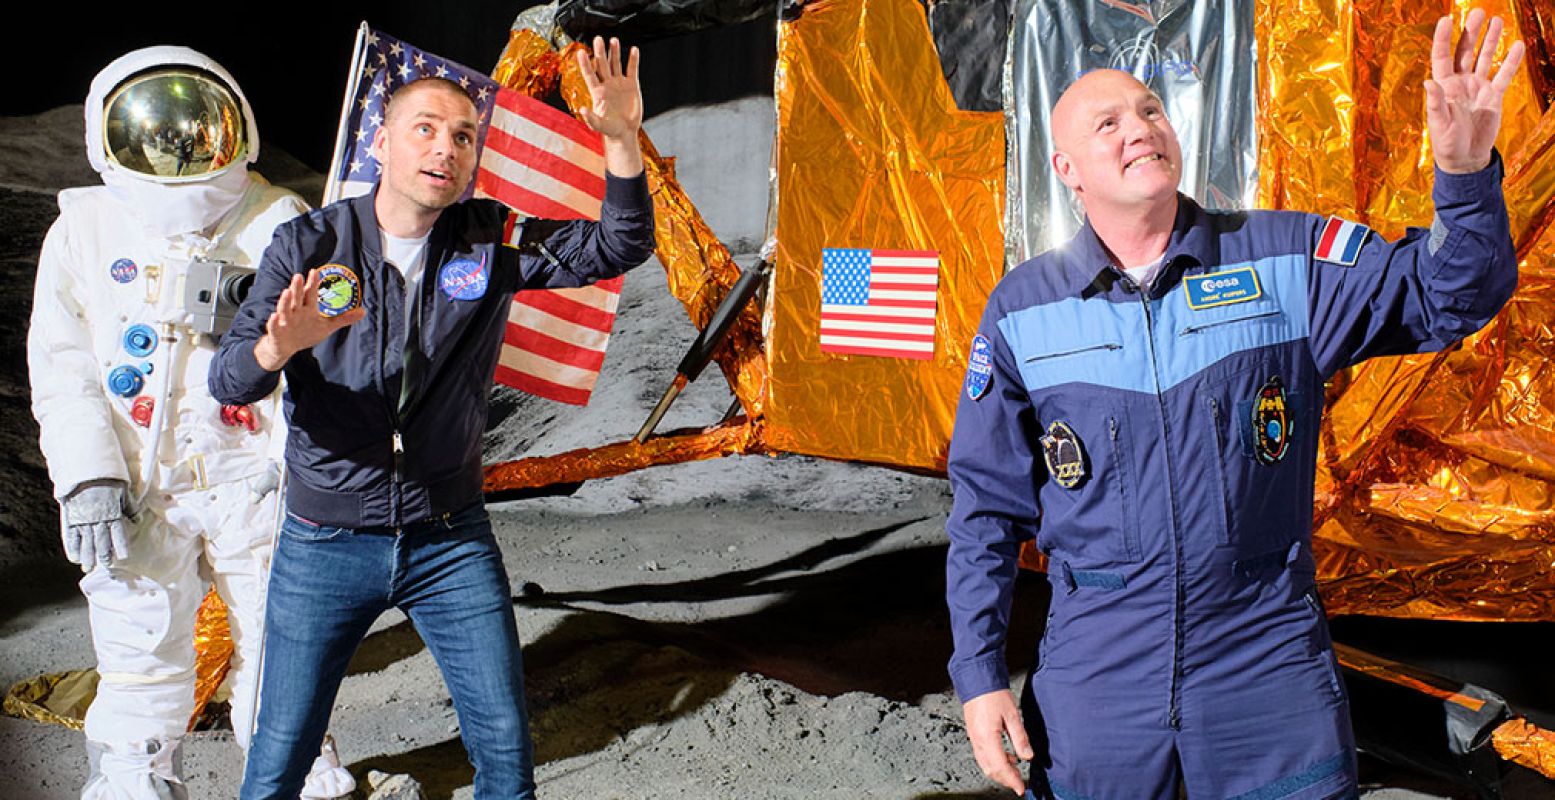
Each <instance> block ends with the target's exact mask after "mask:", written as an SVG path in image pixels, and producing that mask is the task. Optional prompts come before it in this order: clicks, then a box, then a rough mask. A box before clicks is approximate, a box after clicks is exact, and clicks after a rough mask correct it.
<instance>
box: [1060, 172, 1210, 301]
mask: <svg viewBox="0 0 1555 800" xmlns="http://www.w3.org/2000/svg"><path fill="white" fill-rule="evenodd" d="M1064 251H1065V252H1064V258H1063V262H1064V281H1065V283H1066V285H1065V287H1064V294H1065V296H1075V297H1082V298H1083V297H1090V296H1092V295H1097V294H1106V293H1108V292H1109V291H1111V290H1112V289H1113V288H1114V287H1115V286H1116V285H1118V284H1119V282H1120V279H1121V278H1123V275H1124V273H1123V270H1122V269H1121V268H1119V267H1117V266H1115V265H1114V264H1113V263H1112V256H1111V255H1109V254H1108V253H1107V248H1105V247H1103V246H1102V243H1101V239H1100V238H1099V237H1098V236H1097V235H1096V230H1095V229H1094V228H1092V227H1091V221H1090V220H1089V219H1087V220H1086V221H1085V225H1084V226H1083V227H1081V228H1080V232H1079V233H1076V234H1075V236H1074V238H1073V239H1071V240H1069V243H1068V244H1067V245H1065V246H1064ZM1219 262H1220V248H1219V245H1218V243H1217V241H1216V238H1215V235H1214V228H1213V226H1212V225H1210V223H1209V214H1208V213H1207V212H1206V211H1205V210H1204V209H1203V208H1202V207H1200V206H1199V204H1198V203H1195V202H1194V201H1193V199H1192V198H1190V197H1188V196H1187V195H1184V194H1182V193H1178V195H1177V217H1176V219H1175V220H1174V221H1173V223H1172V236H1171V239H1170V241H1169V242H1168V243H1167V245H1166V254H1165V258H1164V260H1163V261H1162V264H1161V268H1160V269H1159V270H1158V271H1157V272H1156V275H1155V280H1153V281H1152V282H1151V284H1150V296H1151V297H1152V298H1155V297H1160V296H1162V295H1164V294H1166V293H1167V292H1168V291H1170V290H1171V289H1172V287H1174V286H1176V285H1177V282H1178V280H1179V278H1181V276H1182V275H1184V274H1194V273H1199V272H1208V271H1211V270H1213V269H1215V268H1216V267H1217V265H1218V264H1219Z"/></svg>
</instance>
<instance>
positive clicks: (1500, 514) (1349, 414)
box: [1257, 0, 1555, 621]
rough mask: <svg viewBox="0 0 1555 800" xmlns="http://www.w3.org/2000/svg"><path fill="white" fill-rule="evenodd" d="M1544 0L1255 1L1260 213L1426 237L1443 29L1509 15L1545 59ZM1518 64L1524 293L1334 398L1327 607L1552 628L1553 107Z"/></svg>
mask: <svg viewBox="0 0 1555 800" xmlns="http://www.w3.org/2000/svg"><path fill="white" fill-rule="evenodd" d="M1535 5H1536V3H1533V2H1525V1H1524V0H1500V1H1499V2H1496V1H1494V0H1493V1H1492V2H1483V0H1482V1H1481V2H1475V3H1469V2H1447V1H1446V0H1440V1H1439V2H1425V3H1410V4H1402V3H1391V2H1382V1H1381V0H1364V1H1357V2H1328V3H1319V4H1313V3H1306V2H1297V1H1296V0H1264V1H1263V2H1261V3H1259V4H1258V17H1257V29H1258V47H1259V50H1260V54H1259V55H1260V59H1259V60H1260V62H1261V64H1262V70H1263V74H1262V75H1261V82H1260V104H1259V105H1260V113H1259V138H1260V142H1261V146H1260V150H1261V159H1260V173H1261V180H1260V187H1259V189H1260V192H1259V194H1260V198H1261V203H1260V204H1261V205H1262V206H1263V207H1266V208H1290V209H1300V210H1310V211H1317V212H1320V213H1334V214H1339V215H1342V216H1346V217H1349V218H1351V219H1355V220H1357V221H1360V222H1364V223H1366V224H1368V225H1370V226H1371V227H1372V228H1374V229H1375V230H1376V231H1377V232H1378V233H1379V234H1381V235H1384V236H1387V237H1389V238H1393V237H1397V236H1399V235H1401V234H1402V233H1403V232H1404V229H1405V228H1406V227H1410V226H1426V225H1429V224H1430V220H1431V214H1432V207H1431V196H1430V190H1431V165H1432V159H1431V150H1430V142H1429V137H1428V135H1427V134H1426V131H1425V115H1424V110H1423V109H1424V102H1425V101H1424V88H1423V84H1424V81H1425V79H1426V78H1427V77H1429V70H1430V35H1431V31H1432V29H1433V28H1434V25H1435V22H1436V19H1437V17H1439V16H1440V15H1442V14H1454V15H1455V16H1456V17H1457V18H1458V19H1459V20H1460V22H1461V20H1462V18H1463V16H1464V15H1465V14H1466V13H1467V11H1468V9H1469V8H1470V7H1474V6H1478V7H1484V8H1486V9H1487V10H1488V11H1490V12H1491V13H1492V14H1500V15H1501V16H1503V17H1505V18H1506V20H1507V22H1508V28H1509V29H1510V32H1511V33H1510V35H1509V36H1508V37H1506V42H1510V41H1511V40H1512V39H1515V38H1524V39H1532V40H1533V41H1532V44H1533V46H1531V47H1530V52H1531V53H1539V52H1543V53H1548V52H1550V48H1551V45H1552V44H1555V42H1551V41H1549V40H1548V39H1545V38H1543V37H1545V36H1547V35H1549V34H1550V33H1552V31H1551V30H1550V29H1549V28H1548V20H1547V18H1548V16H1549V9H1548V8H1535ZM1541 15H1542V18H1544V19H1545V22H1544V23H1542V25H1541V23H1539V20H1540V19H1541ZM1534 37H1540V38H1534ZM1504 50H1505V46H1504V45H1503V52H1502V54H1501V55H1504ZM1526 63H1527V65H1526V66H1525V68H1524V70H1523V72H1522V74H1520V75H1519V76H1518V78H1517V80H1516V81H1515V82H1514V83H1513V85H1512V87H1511V89H1510V90H1509V91H1508V93H1507V97H1506V104H1505V114H1504V117H1503V121H1502V131H1501V137H1500V139H1499V141H1498V142H1497V146H1498V149H1499V151H1500V153H1501V155H1502V158H1503V160H1504V162H1505V165H1506V180H1505V193H1506V197H1507V204H1508V207H1509V210H1510V212H1511V219H1512V238H1513V242H1514V244H1515V245H1516V248H1517V253H1518V256H1519V259H1520V265H1519V266H1520V273H1521V274H1520V280H1519V285H1518V290H1517V294H1516V295H1515V296H1514V297H1513V298H1512V301H1511V303H1510V304H1509V305H1508V306H1507V308H1506V310H1504V311H1503V312H1502V313H1501V315H1500V316H1499V317H1497V318H1496V320H1495V321H1493V322H1492V323H1491V324H1490V325H1489V326H1487V327H1486V328H1485V329H1484V330H1482V331H1480V332H1479V333H1478V334H1476V335H1474V336H1473V337H1470V338H1469V339H1468V340H1467V341H1465V342H1464V343H1463V344H1462V345H1460V346H1458V347H1455V348H1452V349H1450V350H1449V351H1448V352H1446V353H1437V354H1425V355H1418V356H1409V357H1403V358H1385V359H1374V360H1371V361H1368V362H1366V363H1364V364H1362V365H1360V366H1358V367H1355V368H1353V369H1351V370H1348V371H1347V372H1345V373H1342V374H1340V375H1338V376H1336V377H1335V379H1334V380H1333V381H1332V382H1331V383H1330V385H1329V387H1328V392H1327V398H1326V404H1327V409H1328V410H1327V413H1326V415H1325V417H1324V422H1323V429H1322V432H1321V441H1320V454H1319V464H1318V474H1317V481H1316V486H1317V496H1316V499H1315V503H1314V509H1313V515H1314V537H1313V550H1314V552H1315V555H1316V557H1317V563H1318V578H1319V581H1320V584H1321V587H1322V590H1323V593H1324V598H1325V600H1326V601H1327V604H1328V609H1329V611H1330V613H1334V614H1356V613H1359V614H1371V615H1378V616H1396V617H1419V618H1429V619H1460V620H1485V621H1489V620H1520V621H1531V620H1545V621H1549V620H1555V570H1552V569H1551V566H1552V563H1555V527H1552V523H1555V413H1552V412H1555V382H1552V381H1555V373H1552V372H1551V371H1550V369H1549V368H1548V367H1547V354H1548V353H1550V352H1551V351H1552V348H1555V338H1552V336H1555V303H1552V302H1551V301H1552V300H1555V296H1552V295H1555V286H1552V284H1551V283H1550V280H1551V277H1552V270H1551V266H1552V264H1555V261H1552V257H1555V230H1552V226H1551V225H1550V222H1551V215H1552V211H1555V115H1552V114H1551V113H1550V112H1549V111H1548V110H1547V109H1546V108H1545V105H1546V102H1547V101H1546V99H1545V97H1546V96H1547V95H1544V94H1543V93H1544V92H1545V91H1547V89H1546V88H1545V86H1544V82H1545V81H1547V79H1548V75H1549V71H1550V65H1549V64H1548V63H1542V64H1541V63H1537V62H1535V61H1533V60H1532V59H1530V61H1529V62H1526Z"/></svg>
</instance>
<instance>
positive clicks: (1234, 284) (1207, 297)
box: [1182, 267, 1263, 311]
mask: <svg viewBox="0 0 1555 800" xmlns="http://www.w3.org/2000/svg"><path fill="white" fill-rule="evenodd" d="M1182 290H1183V292H1184V293H1186V294H1187V295H1188V307H1189V308H1191V309H1193V310H1195V311H1198V310H1200V309H1205V308H1215V307H1216V306H1229V305H1232V304H1233V303H1246V302H1248V301H1249V300H1257V299H1258V298H1260V297H1263V287H1262V286H1260V285H1259V284H1258V273H1257V272H1256V271H1255V270H1254V269H1253V268H1252V267H1240V268H1237V269H1228V270H1223V271H1221V272H1211V273H1209V274H1207V275H1192V276H1189V277H1187V278H1184V279H1183V281H1182Z"/></svg>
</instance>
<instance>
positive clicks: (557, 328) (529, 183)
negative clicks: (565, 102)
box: [324, 23, 622, 405]
mask: <svg viewBox="0 0 1555 800" xmlns="http://www.w3.org/2000/svg"><path fill="white" fill-rule="evenodd" d="M423 77H439V78H446V79H448V80H451V81H454V82H456V83H458V84H459V85H460V86H462V87H464V89H465V91H467V92H469V94H470V99H471V100H473V101H475V107H476V110H477V112H478V114H479V117H480V131H479V134H478V141H477V147H478V148H479V155H478V156H477V162H476V163H477V166H476V174H475V180H473V181H471V186H470V188H469V189H468V190H467V191H466V196H476V197H490V198H492V199H495V200H497V201H499V202H501V203H503V204H505V205H507V206H508V207H509V208H510V209H512V211H513V213H511V214H509V218H508V225H507V231H506V234H507V236H506V237H505V238H506V240H507V242H508V243H509V244H512V245H516V244H517V241H516V238H517V236H518V235H519V233H520V232H521V231H522V221H523V218H526V217H540V218H545V219H595V220H597V219H599V212H600V206H601V204H602V203H603V202H604V197H605V159H604V144H603V142H602V140H601V139H600V136H599V134H598V133H596V132H594V131H593V130H592V129H590V128H589V127H588V126H587V125H585V124H583V123H582V122H580V121H578V120H577V119H575V118H573V117H572V116H570V115H568V114H567V113H565V112H562V111H559V110H557V109H554V108H552V107H550V106H548V105H546V104H545V103H543V102H540V101H539V100H535V99H534V98H531V97H527V96H525V95H522V94H519V93H518V92H514V91H512V90H510V89H508V88H506V87H504V86H501V85H499V84H498V83H497V82H496V81H494V80H492V79H491V78H490V77H488V76H486V75H483V74H481V73H479V72H476V71H475V70H472V69H470V68H468V67H465V66H463V65H461V64H458V63H456V62H453V61H450V60H448V59H446V58H442V57H440V56H436V55H434V54H432V53H428V52H426V51H424V50H420V49H417V48H415V47H412V46H410V45H408V44H405V43H404V42H402V41H399V40H397V39H395V38H393V37H391V36H388V35H386V34H383V33H381V32H378V31H375V30H373V29H372V28H370V27H368V25H367V24H366V23H362V26H361V29H360V31H359V32H358V34H357V42H356V50H355V54H354V56H353V58H352V66H351V74H350V79H349V81H348V83H347V89H346V98H345V104H344V107H343V109H342V111H341V119H340V128H339V132H338V135H337V138H336V143H335V156H334V160H333V163H332V165H331V168H330V174H329V184H328V186H327V187H326V188H325V193H324V202H325V203H330V202H334V201H335V200H339V199H342V198H347V197H356V196H359V195H362V194H366V193H367V192H369V191H372V188H373V186H374V185H375V184H376V183H377V179H378V175H379V173H380V172H381V168H380V167H379V165H378V162H377V160H376V159H375V158H374V157H373V155H372V141H373V136H374V135H375V134H376V132H377V129H378V127H379V126H381V125H382V124H383V117H384V112H385V110H386V109H385V106H386V105H387V103H388V98H389V95H390V94H392V93H393V91H394V90H395V89H397V88H399V87H400V86H402V85H404V84H406V83H409V82H411V81H414V80H416V79H418V78H423ZM621 284H622V279H621V278H614V279H611V280H609V281H601V282H599V283H597V284H594V285H593V286H586V287H582V288H578V289H548V290H532V291H523V292H519V293H517V294H516V295H515V296H514V302H513V306H512V309H511V310H510V311H509V314H508V325H507V329H506V331H505V332H504V336H503V344H502V352H501V354H500V356H499V359H498V366H497V373H496V375H495V376H494V377H495V378H496V380H497V382H499V383H502V384H504V385H507V386H511V387H513V388H516V389H520V390H522V391H526V392H529V393H531V394H535V395H539V396H541V397H545V398H547V399H551V400H558V401H561V402H564V403H572V404H574V405H584V404H586V403H588V399H589V395H590V394H591V393H592V391H593V389H594V384H595V382H596V380H597V379H598V377H599V370H600V367H601V366H603V364H604V359H605V347H606V345H607V344H608V343H609V340H610V330H611V327H612V326H613V325H614V322H615V312H616V307H617V305H618V304H619V301H620V296H621Z"/></svg>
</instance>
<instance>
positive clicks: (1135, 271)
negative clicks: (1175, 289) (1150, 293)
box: [1123, 256, 1166, 289]
mask: <svg viewBox="0 0 1555 800" xmlns="http://www.w3.org/2000/svg"><path fill="white" fill-rule="evenodd" d="M1165 260H1166V257H1165V256H1162V257H1160V258H1158V259H1156V260H1154V261H1152V262H1150V263H1149V264H1141V265H1139V266H1137V267H1124V268H1123V271H1124V272H1126V273H1128V276H1129V277H1130V278H1133V279H1134V282H1135V283H1137V284H1139V288H1141V289H1148V288H1150V282H1151V281H1153V280H1155V268H1156V267H1159V266H1161V262H1162V261H1165Z"/></svg>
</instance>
